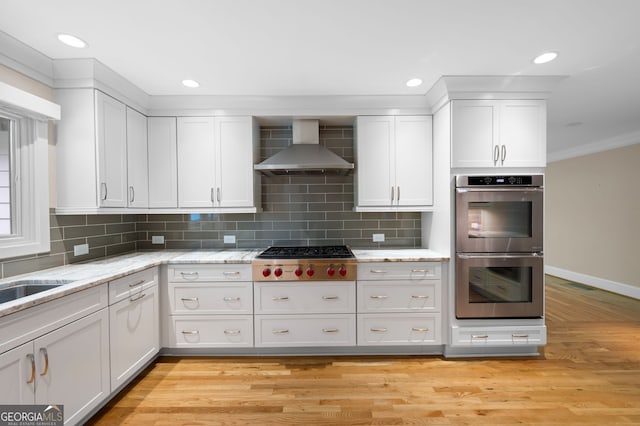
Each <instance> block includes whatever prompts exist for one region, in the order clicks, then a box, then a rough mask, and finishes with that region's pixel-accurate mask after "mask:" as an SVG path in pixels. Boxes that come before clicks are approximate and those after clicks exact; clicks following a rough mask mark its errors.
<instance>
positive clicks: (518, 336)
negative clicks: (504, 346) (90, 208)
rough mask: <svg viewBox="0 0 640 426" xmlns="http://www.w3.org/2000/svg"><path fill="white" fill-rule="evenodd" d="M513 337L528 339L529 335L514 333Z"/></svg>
mask: <svg viewBox="0 0 640 426" xmlns="http://www.w3.org/2000/svg"><path fill="white" fill-rule="evenodd" d="M511 337H512V338H514V339H528V338H529V335H528V334H512V335H511Z"/></svg>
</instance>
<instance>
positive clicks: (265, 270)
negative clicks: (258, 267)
mask: <svg viewBox="0 0 640 426" xmlns="http://www.w3.org/2000/svg"><path fill="white" fill-rule="evenodd" d="M269 275H271V269H269V268H264V269H263V270H262V276H263V277H268V276H269Z"/></svg>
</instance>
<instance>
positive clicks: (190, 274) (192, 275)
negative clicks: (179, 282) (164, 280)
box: [180, 271, 198, 280]
mask: <svg viewBox="0 0 640 426" xmlns="http://www.w3.org/2000/svg"><path fill="white" fill-rule="evenodd" d="M180 275H182V278H184V279H185V280H194V279H198V272H197V271H194V272H180Z"/></svg>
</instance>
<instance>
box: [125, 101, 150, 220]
mask: <svg viewBox="0 0 640 426" xmlns="http://www.w3.org/2000/svg"><path fill="white" fill-rule="evenodd" d="M147 170H148V167H147V117H145V116H144V115H142V114H140V113H139V112H138V111H135V110H133V109H131V108H128V107H127V183H128V187H127V205H128V206H129V207H139V208H147V207H148V206H149V188H148V173H147Z"/></svg>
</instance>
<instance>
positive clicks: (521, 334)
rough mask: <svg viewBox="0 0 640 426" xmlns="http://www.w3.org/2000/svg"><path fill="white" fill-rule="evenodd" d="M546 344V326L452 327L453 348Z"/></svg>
mask: <svg viewBox="0 0 640 426" xmlns="http://www.w3.org/2000/svg"><path fill="white" fill-rule="evenodd" d="M546 343H547V329H546V326H544V325H532V326H526V325H525V326H518V325H512V326H476V327H472V326H457V325H454V326H452V327H451V346H452V347H468V348H470V347H492V346H496V347H508V346H543V345H545V344H546Z"/></svg>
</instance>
